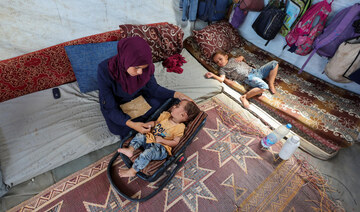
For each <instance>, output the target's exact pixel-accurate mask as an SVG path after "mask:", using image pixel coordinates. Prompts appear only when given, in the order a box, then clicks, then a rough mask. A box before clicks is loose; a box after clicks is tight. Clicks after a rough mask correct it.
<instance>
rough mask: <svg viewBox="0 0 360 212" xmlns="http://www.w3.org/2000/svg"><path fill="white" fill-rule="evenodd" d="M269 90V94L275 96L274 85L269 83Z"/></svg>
mask: <svg viewBox="0 0 360 212" xmlns="http://www.w3.org/2000/svg"><path fill="white" fill-rule="evenodd" d="M269 90H270V92H271V93H272V94H276V89H275V86H274V84H270V83H269Z"/></svg>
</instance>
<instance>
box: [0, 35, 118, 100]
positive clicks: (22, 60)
mask: <svg viewBox="0 0 360 212" xmlns="http://www.w3.org/2000/svg"><path fill="white" fill-rule="evenodd" d="M121 38H124V36H122V35H121V34H120V30H113V31H108V32H104V33H100V34H96V35H90V36H87V37H82V38H79V39H76V40H72V41H68V42H65V43H61V44H58V45H55V46H51V47H48V48H45V49H41V50H38V51H35V52H31V53H28V54H25V55H21V56H18V57H14V58H10V59H7V60H2V61H0V102H2V101H6V100H9V99H12V98H16V97H18V96H22V95H25V94H29V93H32V92H36V91H41V90H44V89H48V88H52V87H56V86H59V85H62V84H65V83H69V82H73V81H75V80H76V78H75V74H74V72H73V70H72V68H71V64H70V61H69V59H68V57H67V56H66V52H65V48H64V46H70V45H79V44H86V43H101V42H108V41H116V40H120V39H121ZM20 73H26V74H20Z"/></svg>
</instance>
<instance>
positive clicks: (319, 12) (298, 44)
mask: <svg viewBox="0 0 360 212" xmlns="http://www.w3.org/2000/svg"><path fill="white" fill-rule="evenodd" d="M332 2H333V0H332V1H331V2H330V3H328V2H327V0H323V1H321V2H319V3H316V4H314V5H312V6H311V7H310V8H309V9H308V10H307V11H306V12H305V14H304V15H303V16H302V17H301V19H300V21H299V22H298V23H297V24H296V25H295V27H294V28H293V29H292V30H291V32H290V33H289V34H288V35H287V36H286V37H285V39H286V43H287V45H288V46H290V49H289V51H290V52H295V53H296V54H298V55H307V54H309V53H310V52H311V51H312V44H313V42H314V40H315V38H316V37H317V36H318V35H320V34H321V33H322V31H323V29H324V27H325V23H326V18H327V17H328V15H329V13H330V12H331V4H332ZM285 47H286V46H284V48H285Z"/></svg>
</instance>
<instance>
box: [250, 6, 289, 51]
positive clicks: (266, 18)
mask: <svg viewBox="0 0 360 212" xmlns="http://www.w3.org/2000/svg"><path fill="white" fill-rule="evenodd" d="M285 16H286V12H285V8H284V4H283V1H281V2H280V1H279V0H273V1H271V2H269V3H268V5H267V6H266V7H265V9H264V10H263V11H261V13H260V14H259V16H258V17H257V18H256V20H255V21H254V23H253V24H252V28H253V29H254V30H255V32H256V34H258V35H259V36H260V37H262V38H264V39H265V40H267V42H266V44H265V46H266V45H267V44H268V43H269V42H270V40H272V39H274V38H275V36H276V35H277V33H278V32H279V31H280V28H281V26H282V25H283V22H284V18H285Z"/></svg>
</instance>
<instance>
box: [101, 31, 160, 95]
mask: <svg viewBox="0 0 360 212" xmlns="http://www.w3.org/2000/svg"><path fill="white" fill-rule="evenodd" d="M117 51H118V54H117V55H115V56H114V57H112V58H111V59H110V60H109V63H108V67H109V72H110V75H111V76H112V78H113V79H114V80H115V81H116V82H117V83H119V84H120V85H121V87H122V89H123V90H124V91H125V92H126V93H128V94H132V93H134V92H135V91H137V90H138V89H140V88H142V87H143V86H144V85H145V84H146V83H147V82H148V81H149V80H150V77H151V75H153V74H154V71H155V67H154V64H153V62H152V54H151V48H150V46H149V44H148V43H147V42H146V41H145V40H144V39H142V38H140V37H131V38H124V39H121V40H120V41H119V43H118V46H117ZM146 64H148V67H147V68H145V69H143V73H142V74H141V75H137V76H130V75H129V74H128V73H127V69H128V68H129V67H134V66H140V65H146Z"/></svg>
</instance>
